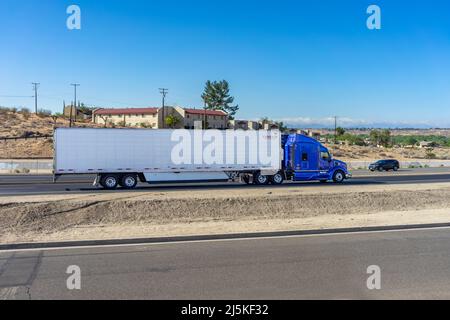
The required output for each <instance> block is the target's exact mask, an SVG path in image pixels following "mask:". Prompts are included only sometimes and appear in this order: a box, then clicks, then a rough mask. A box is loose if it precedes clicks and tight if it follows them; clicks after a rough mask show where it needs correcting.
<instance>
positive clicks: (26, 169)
mask: <svg viewBox="0 0 450 320" xmlns="http://www.w3.org/2000/svg"><path fill="white" fill-rule="evenodd" d="M30 171H31V170H30V169H28V168H22V170H21V173H26V174H28V173H30Z"/></svg>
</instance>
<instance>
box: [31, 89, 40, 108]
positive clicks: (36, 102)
mask: <svg viewBox="0 0 450 320" xmlns="http://www.w3.org/2000/svg"><path fill="white" fill-rule="evenodd" d="M31 84H32V85H33V90H34V112H35V113H36V114H37V113H38V95H37V90H38V88H39V85H40V83H37V82H33V83H31Z"/></svg>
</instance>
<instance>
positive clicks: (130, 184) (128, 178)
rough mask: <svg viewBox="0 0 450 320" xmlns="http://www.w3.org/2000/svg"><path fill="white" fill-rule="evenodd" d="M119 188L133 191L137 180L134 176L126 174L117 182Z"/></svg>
mask: <svg viewBox="0 0 450 320" xmlns="http://www.w3.org/2000/svg"><path fill="white" fill-rule="evenodd" d="M119 184H120V186H121V187H122V188H124V189H134V188H136V186H137V184H138V178H137V175H135V174H126V175H124V176H122V179H120V182H119Z"/></svg>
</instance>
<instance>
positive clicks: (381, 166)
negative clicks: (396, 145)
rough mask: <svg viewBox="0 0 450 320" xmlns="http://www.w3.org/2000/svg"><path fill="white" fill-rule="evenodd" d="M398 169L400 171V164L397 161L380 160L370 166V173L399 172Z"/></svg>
mask: <svg viewBox="0 0 450 320" xmlns="http://www.w3.org/2000/svg"><path fill="white" fill-rule="evenodd" d="M398 169H400V162H398V161H397V160H380V161H377V162H375V163H372V164H371V165H370V166H369V170H370V171H375V170H378V171H389V170H394V171H398Z"/></svg>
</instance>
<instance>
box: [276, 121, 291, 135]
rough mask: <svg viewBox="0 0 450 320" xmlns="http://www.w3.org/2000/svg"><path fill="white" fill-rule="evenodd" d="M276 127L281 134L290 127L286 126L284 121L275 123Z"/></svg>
mask: <svg viewBox="0 0 450 320" xmlns="http://www.w3.org/2000/svg"><path fill="white" fill-rule="evenodd" d="M275 125H276V126H277V127H278V129H279V130H280V131H281V132H286V131H287V130H288V127H287V126H285V125H284V122H283V121H275Z"/></svg>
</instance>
